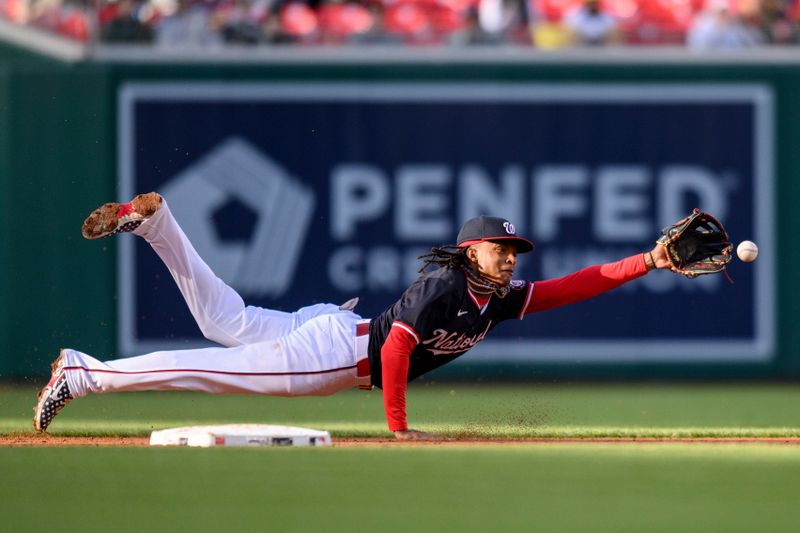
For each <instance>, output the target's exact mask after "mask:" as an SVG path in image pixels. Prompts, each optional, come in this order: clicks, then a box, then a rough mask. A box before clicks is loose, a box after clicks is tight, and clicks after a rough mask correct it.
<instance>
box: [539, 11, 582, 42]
mask: <svg viewBox="0 0 800 533" xmlns="http://www.w3.org/2000/svg"><path fill="white" fill-rule="evenodd" d="M573 38H574V36H573V34H572V30H570V29H569V28H568V27H567V25H566V24H564V21H563V20H562V18H561V13H559V12H558V11H557V10H555V9H547V10H546V11H545V13H544V17H543V19H542V20H541V21H539V22H537V23H535V24H534V25H533V30H532V39H533V45H534V46H535V47H536V48H539V49H542V50H557V49H559V48H566V47H568V46H572V40H573Z"/></svg>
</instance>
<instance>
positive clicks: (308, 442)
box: [150, 424, 331, 448]
mask: <svg viewBox="0 0 800 533" xmlns="http://www.w3.org/2000/svg"><path fill="white" fill-rule="evenodd" d="M330 444H331V435H330V433H328V432H327V431H319V430H316V429H307V428H299V427H291V426H272V425H267V424H227V425H221V426H190V427H182V428H171V429H162V430H160V431H154V432H153V433H152V434H151V435H150V446H196V447H201V448H209V447H211V446H330Z"/></svg>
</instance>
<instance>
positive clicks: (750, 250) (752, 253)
mask: <svg viewBox="0 0 800 533" xmlns="http://www.w3.org/2000/svg"><path fill="white" fill-rule="evenodd" d="M736 255H738V256H739V259H741V260H742V261H744V262H745V263H751V262H753V261H755V260H756V257H758V246H756V243H754V242H753V241H742V242H740V243H739V246H737V247H736Z"/></svg>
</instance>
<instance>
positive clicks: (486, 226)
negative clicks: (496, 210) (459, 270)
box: [458, 216, 533, 254]
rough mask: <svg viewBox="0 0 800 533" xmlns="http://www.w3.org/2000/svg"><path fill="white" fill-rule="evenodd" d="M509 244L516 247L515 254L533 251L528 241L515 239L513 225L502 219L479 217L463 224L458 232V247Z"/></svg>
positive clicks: (519, 238)
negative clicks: (479, 244)
mask: <svg viewBox="0 0 800 533" xmlns="http://www.w3.org/2000/svg"><path fill="white" fill-rule="evenodd" d="M485 241H501V242H510V243H513V244H514V246H516V247H517V252H518V253H521V254H524V253H526V252H530V251H531V250H533V243H532V242H531V241H529V240H528V239H523V238H522V237H517V230H516V228H514V224H512V223H511V222H509V221H508V220H506V219H504V218H499V217H487V216H479V217H475V218H471V219H469V220H467V221H466V222H464V225H463V226H461V231H459V232H458V246H459V247H467V246H471V245H473V244H477V243H479V242H485Z"/></svg>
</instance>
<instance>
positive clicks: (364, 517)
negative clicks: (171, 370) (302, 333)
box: [0, 384, 800, 532]
mask: <svg viewBox="0 0 800 533" xmlns="http://www.w3.org/2000/svg"><path fill="white" fill-rule="evenodd" d="M34 396H35V393H34V391H33V390H32V389H21V388H0V433H5V434H8V433H22V432H30V431H31V430H30V415H31V406H32V402H33V399H34ZM409 409H410V413H411V419H412V421H413V423H414V425H415V426H417V427H419V428H421V429H426V430H431V431H442V432H446V433H448V434H451V435H457V436H458V435H466V434H468V435H477V436H496V437H509V436H559V435H561V436H578V437H582V436H614V435H623V436H624V435H630V436H670V435H705V436H714V435H719V436H723V435H744V436H759V435H777V436H800V390H798V388H797V387H794V386H766V385H763V386H762V385H747V386H699V385H698V386H560V387H555V386H504V387H477V386H466V385H452V384H451V385H437V386H427V387H412V388H411V389H410V392H409ZM234 422H253V423H276V424H283V423H285V424H291V425H302V426H310V427H315V428H321V429H328V430H330V431H332V432H333V434H334V437H336V436H339V437H341V436H348V435H360V436H375V437H380V436H388V435H389V434H388V432H387V431H386V430H385V429H384V422H383V411H382V403H381V396H380V393H378V392H376V393H363V392H360V391H353V392H348V393H344V394H340V395H337V396H333V397H328V398H303V399H282V398H258V397H245V396H218V397H214V396H205V395H200V394H191V393H139V394H124V395H123V394H119V395H108V396H95V397H87V398H84V399H81V400H78V401H76V402H74V403H73V404H70V405H69V406H68V407H67V408H66V409H65V410H64V411H63V412H62V413H61V414H60V415H59V416H58V418H56V421H55V422H54V423H53V426H52V433H54V434H62V435H64V434H119V435H147V434H149V432H150V431H151V430H152V429H160V428H164V427H171V426H176V425H185V424H190V423H198V424H206V423H234ZM0 473H2V481H3V482H2V483H0V529H2V530H4V531H6V530H7V531H43V530H48V529H50V530H58V531H79V530H82V531H86V530H88V531H107V530H119V531H176V530H177V531H219V530H221V529H224V530H231V531H310V530H317V531H325V530H331V531H368V530H374V531H409V530H422V531H485V530H487V529H492V530H494V531H498V532H499V531H510V530H526V531H547V532H549V531H581V532H583V531H609V532H611V531H613V532H625V531H631V532H640V531H726V532H727V531H743V532H744V531H747V532H750V531H796V530H797V524H798V523H799V521H800V506H798V505H797V495H798V494H800V487H798V482H799V481H800V447H796V446H786V445H775V444H672V443H671V444H662V443H657V444H646V445H641V444H632V443H614V444H603V443H560V444H534V445H531V444H525V445H515V446H510V447H503V448H497V447H485V446H477V447H466V446H463V447H462V446H458V447H452V446H446V447H444V446H439V447H437V446H432V447H423V448H403V447H398V446H380V447H378V446H376V447H371V448H348V449H344V448H332V449H331V448H328V449H280V448H259V449H232V448H223V449H161V448H153V449H151V448H130V449H124V448H123V449H113V448H92V447H75V448H69V447H67V448H0Z"/></svg>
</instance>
